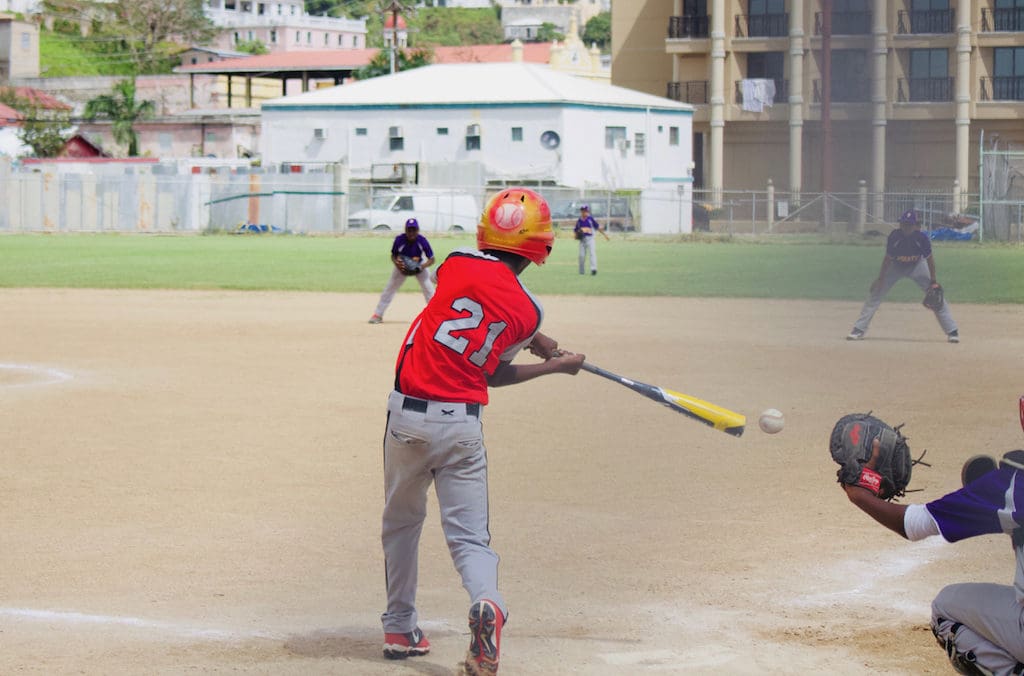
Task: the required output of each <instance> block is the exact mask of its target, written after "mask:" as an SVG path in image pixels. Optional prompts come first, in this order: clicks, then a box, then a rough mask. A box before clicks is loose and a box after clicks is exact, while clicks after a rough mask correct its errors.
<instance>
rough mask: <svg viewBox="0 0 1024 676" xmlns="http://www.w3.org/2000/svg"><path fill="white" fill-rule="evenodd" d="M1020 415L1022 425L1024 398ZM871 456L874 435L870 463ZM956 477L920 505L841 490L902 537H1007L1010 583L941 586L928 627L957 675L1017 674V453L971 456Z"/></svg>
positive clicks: (1023, 499)
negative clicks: (959, 482) (958, 480)
mask: <svg viewBox="0 0 1024 676" xmlns="http://www.w3.org/2000/svg"><path fill="white" fill-rule="evenodd" d="M1020 416H1021V427H1022V428H1024V397H1021V400H1020ZM877 457H878V441H877V439H876V441H875V442H874V454H873V458H872V462H874V459H876V458H877ZM871 466H872V464H871V463H869V464H868V467H871ZM962 478H963V483H964V486H963V488H961V489H960V490H957V491H953V492H952V493H949V494H947V495H945V496H943V497H941V498H939V499H938V500H933V501H932V502H929V503H927V504H924V505H901V504H895V503H891V502H886V501H885V500H882V499H881V498H879V497H877V496H876V495H875V493H874V491H872V490H871V489H870V488H867V487H865V486H864V485H863V483H862V484H861V485H859V486H858V485H847V484H843V489H844V490H845V491H846V495H847V497H848V498H849V500H850V502H852V503H853V504H855V505H856V506H857V507H859V508H860V509H862V510H863V511H864V512H866V513H867V514H868V515H869V516H871V517H872V518H874V519H875V520H876V521H878V522H879V523H880V524H882V525H883V526H886V527H887V528H889V529H891V530H893V531H895V532H896V533H898V534H899V535H902V536H903V537H905V538H907V539H908V540H921V539H924V538H926V537H929V536H932V535H939V536H941V537H942V538H943V539H944V540H945V541H947V542H959V541H960V540H965V539H967V538H971V537H976V536H979V535H989V534H993V533H1005V534H1006V535H1009V536H1010V540H1011V543H1012V546H1013V553H1014V557H1015V558H1016V569H1015V570H1016V572H1015V576H1014V580H1013V585H1012V586H1010V585H1000V584H991V583H983V582H967V583H961V584H953V585H949V586H947V587H945V588H943V589H942V591H940V592H939V594H938V596H936V597H935V600H934V601H932V619H931V627H932V632H933V633H934V634H935V639H936V640H937V641H938V643H939V646H940V647H941V648H942V649H943V650H944V651H945V652H946V655H947V656H948V657H949V660H950V662H951V663H952V665H953V668H954V669H955V670H956V671H957V672H958V673H961V674H977V675H979V676H980V675H982V674H999V675H1000V676H1004V675H1009V674H1024V451H1019V450H1018V451H1010V452H1009V453H1007V454H1006V455H1004V456H1003V459H1002V460H1001V461H1000V462H999V463H998V464H997V463H996V461H995V460H994V459H993V458H990V457H987V456H975V457H973V458H971V459H970V460H968V461H967V462H966V463H965V464H964V469H963V472H962Z"/></svg>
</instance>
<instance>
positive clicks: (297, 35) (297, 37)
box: [295, 31, 302, 44]
mask: <svg viewBox="0 0 1024 676" xmlns="http://www.w3.org/2000/svg"><path fill="white" fill-rule="evenodd" d="M300 42H302V33H300V32H299V31H295V44H298V43H300Z"/></svg>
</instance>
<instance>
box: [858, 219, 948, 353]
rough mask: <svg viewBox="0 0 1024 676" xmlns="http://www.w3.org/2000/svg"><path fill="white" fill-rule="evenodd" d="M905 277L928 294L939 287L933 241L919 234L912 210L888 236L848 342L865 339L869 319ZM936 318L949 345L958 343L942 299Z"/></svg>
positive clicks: (936, 311) (946, 304)
mask: <svg viewBox="0 0 1024 676" xmlns="http://www.w3.org/2000/svg"><path fill="white" fill-rule="evenodd" d="M904 277H909V278H910V279H912V280H913V281H914V282H915V283H916V284H917V285H918V286H919V287H921V290H922V291H928V289H929V288H930V287H932V286H938V281H937V280H936V278H935V259H934V257H933V256H932V241H931V240H930V239H928V235H926V234H925V233H923V232H921V228H920V226H919V225H918V220H917V212H916V211H914V210H913V209H911V210H908V211H905V212H903V214H902V215H901V216H900V225H899V227H898V228H896V229H895V230H893V231H892V232H891V233H889V238H888V240H887V241H886V243H885V256H884V257H883V258H882V268H881V270H879V272H878V279H876V280H875V281H874V282H872V283H871V295H870V296H869V297H868V299H867V301H866V302H865V303H864V307H863V308H862V309H861V311H860V317H858V318H857V321H856V322H855V323H854V325H853V329H852V330H851V331H850V333H849V335H847V336H846V339H847V340H861V339H863V338H864V334H865V333H866V332H867V330H868V325H869V324H870V323H871V318H872V317H874V316H875V312H876V311H877V310H878V308H879V306H880V305H881V304H882V300H883V299H884V298H885V296H886V295H887V294H888V293H889V289H891V288H892V287H893V285H894V284H896V282H898V281H900V280H901V279H903V278H904ZM935 317H936V319H938V320H939V326H941V327H942V330H943V331H944V332H945V334H946V340H948V341H949V342H950V343H959V342H960V332H959V330H958V329H957V325H956V322H955V321H953V314H952V313H951V312H950V310H949V303H947V302H946V301H945V298H943V300H942V304H941V305H940V306H939V307H938V309H936V310H935Z"/></svg>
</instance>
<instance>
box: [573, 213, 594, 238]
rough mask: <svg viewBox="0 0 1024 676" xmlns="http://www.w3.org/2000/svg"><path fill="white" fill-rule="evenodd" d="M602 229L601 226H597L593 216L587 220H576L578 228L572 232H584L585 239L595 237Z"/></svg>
mask: <svg viewBox="0 0 1024 676" xmlns="http://www.w3.org/2000/svg"><path fill="white" fill-rule="evenodd" d="M587 228H589V229H590V231H589V232H588V231H587ZM600 228H601V226H599V225H598V224H597V221H595V220H594V217H593V216H587V217H586V218H578V219H576V227H575V228H573V229H572V230H573V232H575V233H581V232H582V236H583V237H593V236H594V233H595V232H597V231H598V230H600Z"/></svg>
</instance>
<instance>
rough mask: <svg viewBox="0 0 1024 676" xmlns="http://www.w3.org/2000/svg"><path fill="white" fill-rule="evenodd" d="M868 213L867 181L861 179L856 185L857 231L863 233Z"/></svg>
mask: <svg viewBox="0 0 1024 676" xmlns="http://www.w3.org/2000/svg"><path fill="white" fill-rule="evenodd" d="M867 214H868V182H867V181H865V180H863V179H861V180H860V181H858V185H857V232H858V233H860V234H861V235H863V234H864V223H865V221H866V220H867Z"/></svg>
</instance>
